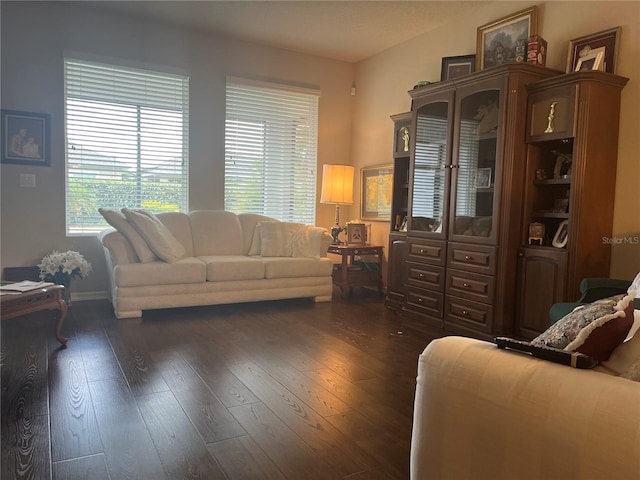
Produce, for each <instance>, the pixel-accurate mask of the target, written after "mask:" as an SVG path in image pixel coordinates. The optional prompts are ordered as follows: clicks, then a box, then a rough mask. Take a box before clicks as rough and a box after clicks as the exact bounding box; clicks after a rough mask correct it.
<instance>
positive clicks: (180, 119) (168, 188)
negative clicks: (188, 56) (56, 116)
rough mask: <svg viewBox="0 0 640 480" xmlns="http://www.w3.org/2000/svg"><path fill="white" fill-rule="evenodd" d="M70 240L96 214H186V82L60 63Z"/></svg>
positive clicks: (93, 228)
mask: <svg viewBox="0 0 640 480" xmlns="http://www.w3.org/2000/svg"><path fill="white" fill-rule="evenodd" d="M64 66H65V127H66V194H67V197H66V198H67V200H66V201H67V204H66V212H67V234H69V235H74V234H84V233H90V232H97V231H100V230H102V229H103V228H104V227H105V226H107V224H106V223H105V222H104V220H103V219H102V217H101V216H100V214H99V213H98V208H100V207H102V208H108V209H117V210H119V209H121V208H123V207H127V208H145V209H148V210H150V211H152V212H163V211H187V210H188V196H189V195H188V193H189V192H188V186H189V177H188V170H189V169H188V167H189V165H188V158H189V155H188V144H189V142H188V132H189V120H188V119H189V79H188V77H187V76H184V75H176V74H170V73H163V72H155V71H149V70H142V69H135V68H129V67H123V66H116V65H107V64H104V63H98V62H91V61H85V60H78V59H73V58H65V60H64Z"/></svg>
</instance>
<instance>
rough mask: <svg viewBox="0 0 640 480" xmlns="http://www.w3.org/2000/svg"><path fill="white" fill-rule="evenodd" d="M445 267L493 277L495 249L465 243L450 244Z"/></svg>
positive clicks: (494, 271)
mask: <svg viewBox="0 0 640 480" xmlns="http://www.w3.org/2000/svg"><path fill="white" fill-rule="evenodd" d="M447 258H448V259H449V261H448V263H447V266H448V267H449V268H457V269H458V270H465V271H468V272H477V273H484V274H485V275H494V274H495V273H496V248H495V247H488V246H485V245H471V244H467V243H450V244H449V254H448V255H447Z"/></svg>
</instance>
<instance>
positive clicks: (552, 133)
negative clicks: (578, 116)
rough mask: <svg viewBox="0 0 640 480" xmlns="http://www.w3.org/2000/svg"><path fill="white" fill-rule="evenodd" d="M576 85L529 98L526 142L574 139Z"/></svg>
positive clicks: (547, 91)
mask: <svg viewBox="0 0 640 480" xmlns="http://www.w3.org/2000/svg"><path fill="white" fill-rule="evenodd" d="M577 88H578V87H577V86H576V85H567V86H561V87H557V88H553V89H549V90H545V91H543V92H538V93H534V94H533V95H531V96H530V97H529V100H528V104H529V105H528V107H529V112H528V113H529V118H528V128H527V142H539V141H542V140H555V139H561V138H569V137H574V136H575V133H574V129H573V125H574V116H575V99H576V93H577Z"/></svg>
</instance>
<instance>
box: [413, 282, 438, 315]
mask: <svg viewBox="0 0 640 480" xmlns="http://www.w3.org/2000/svg"><path fill="white" fill-rule="evenodd" d="M443 303H444V294H442V293H439V292H434V291H432V290H421V289H419V288H408V289H407V310H409V311H412V312H416V313H422V314H425V315H431V316H433V317H438V318H442V313H443V310H444V309H443Z"/></svg>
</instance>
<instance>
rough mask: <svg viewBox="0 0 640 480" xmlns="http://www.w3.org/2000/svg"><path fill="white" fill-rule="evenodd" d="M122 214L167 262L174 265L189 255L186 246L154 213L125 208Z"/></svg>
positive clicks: (154, 251)
mask: <svg viewBox="0 0 640 480" xmlns="http://www.w3.org/2000/svg"><path fill="white" fill-rule="evenodd" d="M122 213H123V214H124V216H125V217H126V218H127V220H128V221H129V223H131V225H133V227H134V228H135V229H136V231H137V232H138V233H139V234H140V236H141V237H142V238H143V239H144V240H145V241H146V242H147V244H148V245H149V248H151V250H152V251H153V253H155V254H156V255H157V256H158V257H160V258H161V259H162V260H164V261H165V262H167V263H173V262H176V261H178V260H180V259H181V258H184V257H185V256H186V255H187V251H186V250H185V248H184V246H183V245H182V244H181V243H180V242H179V241H178V240H177V239H176V237H174V236H173V234H172V233H171V232H170V231H169V229H168V228H167V227H165V226H164V224H163V223H162V222H161V221H160V219H159V218H158V217H156V216H155V215H154V214H153V213H151V212H148V211H145V210H129V209H128V208H123V209H122Z"/></svg>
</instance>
